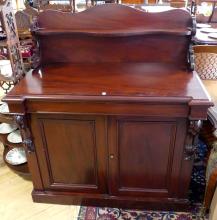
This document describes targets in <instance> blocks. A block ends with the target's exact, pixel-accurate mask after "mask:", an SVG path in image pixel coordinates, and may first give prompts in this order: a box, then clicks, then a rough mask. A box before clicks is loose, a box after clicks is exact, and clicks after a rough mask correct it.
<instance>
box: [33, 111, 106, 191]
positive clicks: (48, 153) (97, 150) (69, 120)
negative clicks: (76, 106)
mask: <svg viewBox="0 0 217 220" xmlns="http://www.w3.org/2000/svg"><path fill="white" fill-rule="evenodd" d="M32 121H33V126H34V127H37V129H32V130H33V131H34V133H33V135H34V136H35V142H36V145H37V147H36V148H37V155H38V160H39V164H40V168H41V172H42V178H43V183H44V186H45V187H46V188H49V189H63V190H64V189H70V190H74V191H82V192H85V191H90V192H105V190H106V184H105V181H106V162H105V161H106V142H105V120H104V118H102V117H94V116H63V117H59V116H57V115H39V116H36V117H33V119H32Z"/></svg>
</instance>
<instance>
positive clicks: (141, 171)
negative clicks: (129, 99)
mask: <svg viewBox="0 0 217 220" xmlns="http://www.w3.org/2000/svg"><path fill="white" fill-rule="evenodd" d="M183 126H185V121H184V123H183V121H180V122H179V121H176V120H172V119H161V120H156V119H152V120H151V119H146V118H136V117H128V118H123V117H115V118H110V121H109V136H108V137H109V153H110V162H109V164H110V176H111V181H110V192H111V193H112V194H115V195H134V196H147V195H151V196H167V197H168V196H169V195H171V194H172V190H173V191H175V193H176V192H177V193H178V190H177V191H176V189H175V190H174V188H173V187H172V184H173V181H174V179H175V178H177V173H176V172H177V170H178V171H179V170H180V167H181V163H180V162H181V160H182V159H181V155H182V153H181V154H180V157H179V158H178V160H176V161H175V160H174V154H175V155H176V159H177V152H175V151H176V148H180V147H181V148H182V147H183V143H181V145H180V143H177V142H178V141H177V140H180V139H176V134H177V129H179V128H181V127H182V129H183V128H185V127H183ZM183 132H184V130H183ZM183 139H184V138H183ZM183 139H182V140H183ZM177 150H178V149H177ZM173 166H174V167H176V170H175V169H173ZM177 166H178V169H177ZM177 188H178V187H177Z"/></svg>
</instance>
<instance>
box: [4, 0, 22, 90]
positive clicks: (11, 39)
mask: <svg viewBox="0 0 217 220" xmlns="http://www.w3.org/2000/svg"><path fill="white" fill-rule="evenodd" d="M0 23H1V29H2V30H3V31H4V32H5V34H6V37H5V39H1V40H0V54H1V55H4V56H5V57H6V58H7V59H8V60H10V63H11V68H12V75H10V76H4V75H2V74H0V86H1V87H2V88H3V89H4V90H5V91H6V92H7V91H9V90H10V88H11V87H12V86H13V85H14V84H16V83H17V82H18V81H19V80H20V79H21V78H22V77H23V75H24V67H23V60H22V56H21V54H20V42H19V37H18V34H17V26H16V21H15V17H14V13H13V8H12V3H11V1H9V0H5V1H4V0H1V1H0Z"/></svg>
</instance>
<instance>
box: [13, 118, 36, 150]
mask: <svg viewBox="0 0 217 220" xmlns="http://www.w3.org/2000/svg"><path fill="white" fill-rule="evenodd" d="M14 119H15V122H16V123H17V125H18V126H19V128H20V132H21V136H22V139H23V145H24V147H25V148H26V149H27V152H28V153H33V152H34V151H35V147H34V143H33V141H32V136H31V132H30V129H29V127H28V125H27V120H26V116H25V115H15V116H14Z"/></svg>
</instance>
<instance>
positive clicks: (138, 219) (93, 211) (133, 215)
mask: <svg viewBox="0 0 217 220" xmlns="http://www.w3.org/2000/svg"><path fill="white" fill-rule="evenodd" d="M78 216H79V217H78V220H115V219H119V220H205V219H207V220H208V218H200V217H198V216H196V215H194V214H192V213H187V212H163V211H162V212H157V211H139V210H127V209H118V208H99V207H90V206H89V207H85V206H81V208H80V212H79V215H78Z"/></svg>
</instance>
